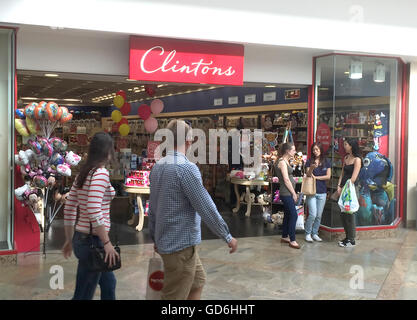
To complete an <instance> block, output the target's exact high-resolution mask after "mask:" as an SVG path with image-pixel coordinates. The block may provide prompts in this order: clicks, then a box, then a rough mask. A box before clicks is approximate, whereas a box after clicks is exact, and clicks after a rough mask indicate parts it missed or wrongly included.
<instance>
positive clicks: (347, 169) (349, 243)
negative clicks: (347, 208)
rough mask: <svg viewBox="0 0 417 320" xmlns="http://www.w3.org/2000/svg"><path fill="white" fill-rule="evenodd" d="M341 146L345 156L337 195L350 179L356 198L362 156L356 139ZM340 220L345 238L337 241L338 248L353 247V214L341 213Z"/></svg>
mask: <svg viewBox="0 0 417 320" xmlns="http://www.w3.org/2000/svg"><path fill="white" fill-rule="evenodd" d="M343 146H344V148H345V151H346V153H347V154H346V156H345V159H344V161H343V167H342V174H341V175H340V177H339V182H338V184H337V193H338V195H339V197H340V195H341V193H342V189H343V187H344V185H345V184H346V182H347V181H348V180H349V179H350V181H351V182H352V183H353V184H354V185H355V186H356V196H357V197H358V196H359V194H358V182H359V179H358V177H359V172H360V170H361V167H362V155H361V151H360V149H359V144H358V141H357V140H356V139H352V138H347V139H345V141H344V144H343ZM358 198H359V197H358ZM341 218H342V224H343V228H344V229H345V233H346V237H345V239H343V240H342V241H339V246H341V247H353V246H355V245H356V243H355V237H356V221H355V214H354V213H345V212H342V213H341Z"/></svg>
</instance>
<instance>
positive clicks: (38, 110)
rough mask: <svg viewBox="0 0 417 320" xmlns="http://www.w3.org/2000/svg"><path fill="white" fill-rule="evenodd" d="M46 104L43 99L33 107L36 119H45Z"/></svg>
mask: <svg viewBox="0 0 417 320" xmlns="http://www.w3.org/2000/svg"><path fill="white" fill-rule="evenodd" d="M46 105H47V103H46V102H45V101H41V102H39V103H38V105H37V106H36V107H35V110H34V111H33V115H34V116H35V118H36V119H45V118H47V114H46Z"/></svg>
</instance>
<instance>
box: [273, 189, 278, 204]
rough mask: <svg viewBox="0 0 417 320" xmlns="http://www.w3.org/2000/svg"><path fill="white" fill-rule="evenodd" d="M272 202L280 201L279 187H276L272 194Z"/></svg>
mask: <svg viewBox="0 0 417 320" xmlns="http://www.w3.org/2000/svg"><path fill="white" fill-rule="evenodd" d="M273 202H274V203H278V202H280V198H279V189H277V190H276V191H275V194H274V201H273Z"/></svg>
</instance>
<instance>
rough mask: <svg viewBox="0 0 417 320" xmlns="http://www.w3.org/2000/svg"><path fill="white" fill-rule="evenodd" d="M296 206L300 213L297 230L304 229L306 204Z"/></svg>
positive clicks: (296, 225) (298, 213)
mask: <svg viewBox="0 0 417 320" xmlns="http://www.w3.org/2000/svg"><path fill="white" fill-rule="evenodd" d="M295 208H296V209H297V215H298V217H297V222H296V224H295V230H304V206H296V207H295Z"/></svg>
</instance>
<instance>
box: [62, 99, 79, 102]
mask: <svg viewBox="0 0 417 320" xmlns="http://www.w3.org/2000/svg"><path fill="white" fill-rule="evenodd" d="M62 100H63V101H75V102H82V100H80V99H62Z"/></svg>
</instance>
